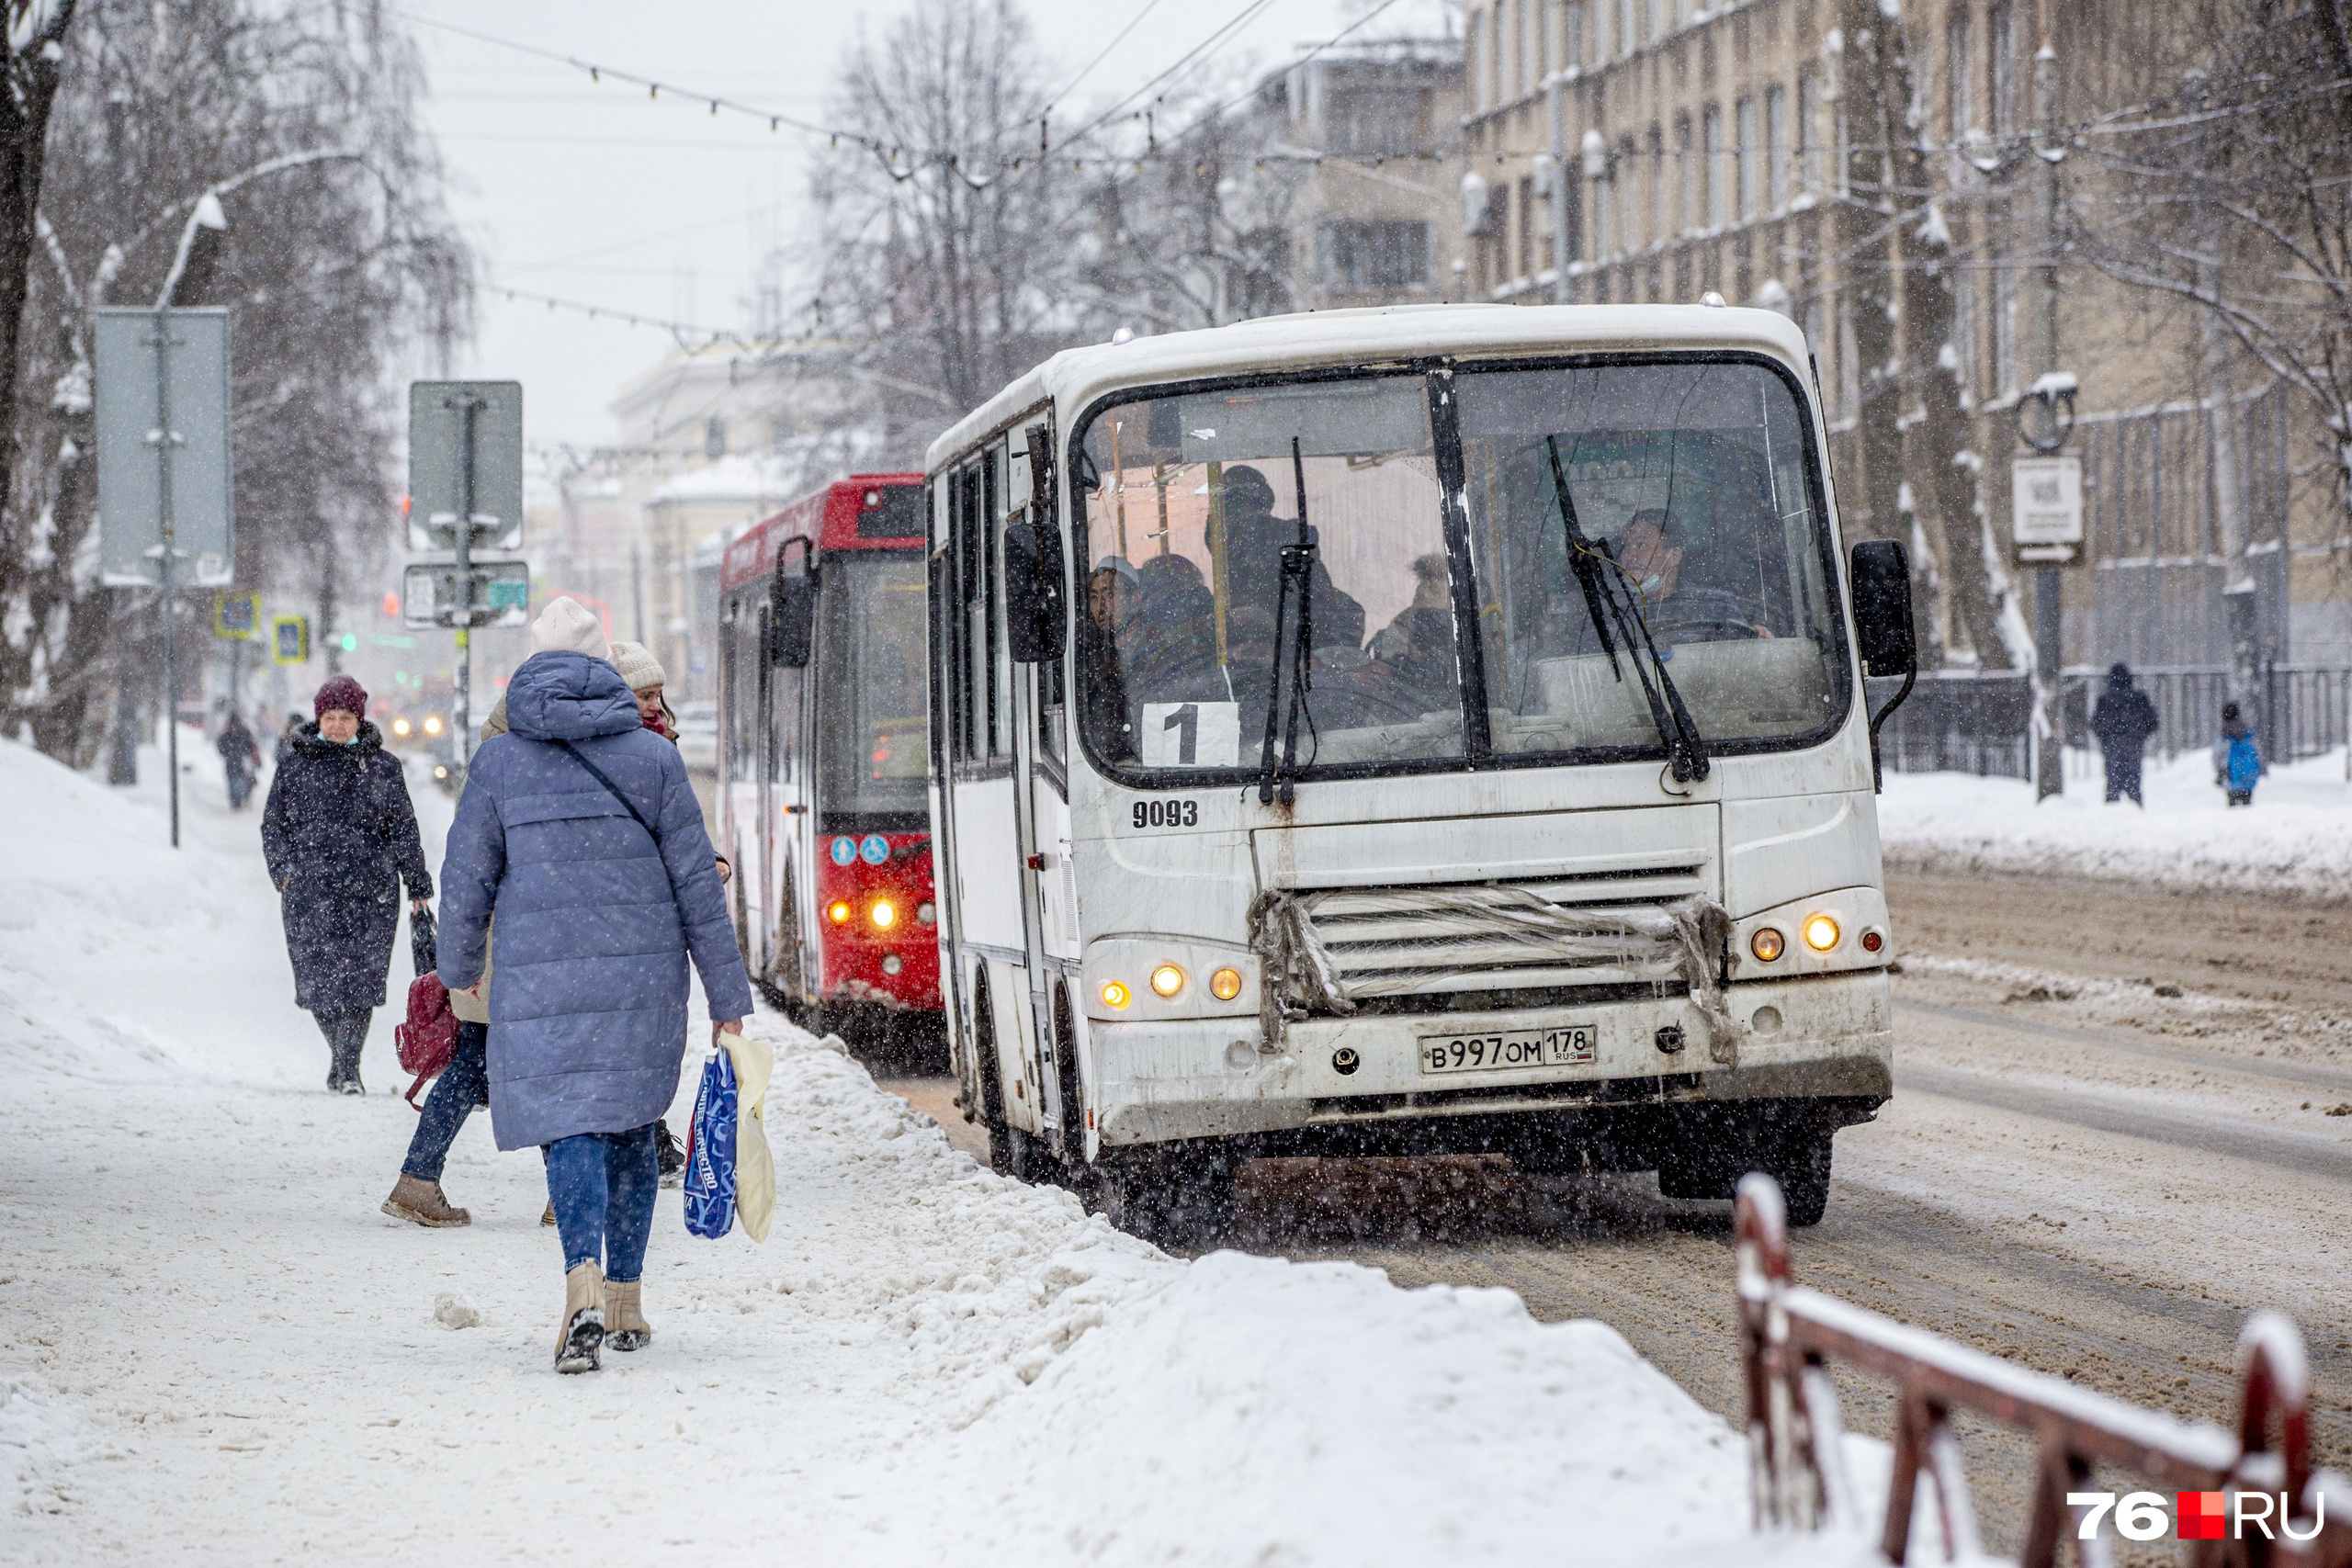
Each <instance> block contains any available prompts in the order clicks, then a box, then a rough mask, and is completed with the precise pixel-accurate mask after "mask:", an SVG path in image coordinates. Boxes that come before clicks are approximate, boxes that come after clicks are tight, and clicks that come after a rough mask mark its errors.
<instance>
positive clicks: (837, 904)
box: [825, 898, 850, 926]
mask: <svg viewBox="0 0 2352 1568" xmlns="http://www.w3.org/2000/svg"><path fill="white" fill-rule="evenodd" d="M849 917H850V907H849V900H848V899H846V898H836V899H834V900H833V901H832V902H831V903H830V904H828V905H826V906H825V919H829V920H831V921H832V922H833V924H835V925H837V926H845V925H847V924H849Z"/></svg>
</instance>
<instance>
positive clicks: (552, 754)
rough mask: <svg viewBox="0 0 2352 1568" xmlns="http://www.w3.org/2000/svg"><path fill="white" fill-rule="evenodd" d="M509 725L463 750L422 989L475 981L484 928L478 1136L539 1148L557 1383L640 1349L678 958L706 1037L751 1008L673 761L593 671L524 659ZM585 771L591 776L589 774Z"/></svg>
mask: <svg viewBox="0 0 2352 1568" xmlns="http://www.w3.org/2000/svg"><path fill="white" fill-rule="evenodd" d="M506 718H507V724H508V726H509V728H508V732H507V733H506V734H505V735H503V736H500V737H499V738H498V739H494V740H491V741H488V742H486V743H484V745H483V746H482V749H481V750H480V751H479V752H477V753H476V754H475V758H474V762H473V767H472V770H471V773H470V774H469V777H468V779H467V781H466V792H465V794H464V795H462V796H461V797H459V800H458V818H457V821H456V823H455V825H454V826H453V827H452V828H451V829H450V830H449V849H448V854H447V858H446V859H445V860H444V862H443V865H442V871H443V881H444V884H445V886H444V888H443V893H442V900H441V952H440V960H441V964H440V969H441V979H442V981H443V983H444V984H446V985H447V986H448V987H450V988H451V989H453V990H456V989H461V988H463V987H469V986H471V985H472V984H474V982H475V980H476V979H477V978H478V977H479V976H480V975H481V969H482V964H483V959H484V947H485V944H486V942H487V940H488V936H489V928H490V921H491V917H492V914H493V913H495V915H496V917H497V921H498V966H497V972H496V974H495V975H494V976H492V981H491V987H490V1042H489V1066H490V1111H491V1125H492V1131H493V1133H494V1134H495V1135H496V1137H497V1140H498V1146H499V1147H500V1148H502V1149H518V1148H524V1147H526V1146H528V1145H534V1144H536V1145H539V1147H540V1148H541V1150H542V1151H543V1153H544V1156H545V1158H546V1161H547V1170H548V1200H549V1201H550V1202H552V1203H553V1205H554V1207H555V1212H556V1223H557V1226H558V1229H559V1231H560V1235H561V1236H562V1240H563V1260H564V1309H563V1319H562V1325H561V1327H560V1331H559V1334H558V1339H557V1348H556V1369H557V1370H558V1371H593V1370H594V1368H595V1367H596V1365H597V1362H598V1354H599V1351H600V1349H601V1348H602V1346H603V1344H604V1343H605V1341H606V1340H607V1338H609V1340H610V1342H611V1344H612V1346H613V1348H615V1349H616V1350H634V1349H636V1348H639V1346H641V1345H643V1344H645V1343H646V1342H647V1340H648V1339H649V1338H650V1336H651V1330H650V1327H649V1326H648V1325H647V1324H646V1323H645V1320H644V1316H643V1314H642V1310H641V1298H640V1294H639V1279H640V1274H641V1271H642V1269H643V1267H644V1261H645V1246H646V1241H647V1237H648V1235H649V1234H650V1230H651V1226H652V1219H653V1199H654V1193H655V1190H656V1182H657V1180H658V1179H659V1178H658V1174H657V1170H656V1164H655V1156H654V1145H653V1123H654V1121H655V1119H656V1118H657V1117H659V1116H660V1115H661V1114H662V1111H664V1110H666V1109H667V1108H668V1106H669V1103H670V1101H671V1100H672V1099H673V1097H674V1096H675V1094H676V1092H677V1087H678V1071H679V1067H680V1066H681V1065H682V1063H683V1061H684V1054H685V1043H686V998H687V987H686V961H687V958H688V957H689V956H690V955H691V957H692V958H693V960H694V964H695V969H696V970H697V971H699V972H700V974H701V976H702V983H703V989H704V992H705V993H706V995H707V997H708V998H709V1002H710V1013H711V1017H712V1020H713V1021H714V1030H713V1035H714V1038H715V1037H716V1034H717V1033H718V1032H720V1031H727V1032H740V1030H741V1021H742V1019H743V1018H744V1017H745V1016H746V1015H747V1014H749V1013H750V1012H751V1010H752V987H751V981H750V978H749V977H748V976H746V975H745V974H744V972H743V963H742V959H741V956H740V955H739V954H738V953H737V952H736V948H735V936H734V931H733V928H732V927H731V925H730V924H729V920H728V917H727V902H726V898H725V897H724V896H723V895H722V894H721V892H720V890H719V880H718V862H717V857H716V856H715V855H714V854H713V852H712V850H711V845H710V837H709V835H708V834H707V833H706V832H705V831H704V830H703V823H702V807H701V806H700V805H699V804H698V803H697V802H696V800H695V793H694V787H693V785H692V784H690V783H689V782H688V780H687V777H686V768H685V764H684V761H681V760H680V759H679V756H678V752H677V749H676V748H675V747H673V746H670V745H667V744H665V743H664V742H663V741H662V739H660V738H659V737H657V736H655V735H652V734H650V733H648V732H647V731H646V730H645V729H644V728H642V726H641V725H640V724H639V719H638V709H637V704H636V702H635V700H634V699H633V698H632V696H631V695H630V693H629V689H628V685H627V683H626V682H623V681H622V680H621V678H620V676H619V675H618V674H617V673H616V671H614V669H613V667H612V666H611V665H610V664H607V663H605V661H604V660H598V659H592V658H590V657H588V656H587V655H586V654H582V653H577V652H569V651H567V652H550V653H538V654H534V655H533V656H532V657H531V658H530V659H528V660H526V661H525V662H524V664H523V667H522V668H521V669H520V670H518V671H515V678H514V680H513V681H512V682H510V683H509V684H508V686H507V689H506ZM600 774H601V775H602V776H601V777H600V776H599V775H600Z"/></svg>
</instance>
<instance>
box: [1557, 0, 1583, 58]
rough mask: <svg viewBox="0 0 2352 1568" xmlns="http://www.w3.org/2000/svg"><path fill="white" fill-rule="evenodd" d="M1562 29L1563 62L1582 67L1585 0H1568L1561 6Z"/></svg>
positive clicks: (1561, 54)
mask: <svg viewBox="0 0 2352 1568" xmlns="http://www.w3.org/2000/svg"><path fill="white" fill-rule="evenodd" d="M1560 31H1561V33H1562V35H1563V36H1562V38H1561V39H1560V59H1561V62H1562V63H1564V64H1567V65H1572V66H1576V67H1578V68H1581V67H1582V66H1583V64H1584V62H1585V47H1584V0H1568V3H1567V4H1566V5H1565V6H1561V7H1560Z"/></svg>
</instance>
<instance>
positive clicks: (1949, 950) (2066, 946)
mask: <svg viewBox="0 0 2352 1568" xmlns="http://www.w3.org/2000/svg"><path fill="white" fill-rule="evenodd" d="M1890 891H1891V897H1892V899H1893V902H1894V917H1895V920H1896V930H1897V932H1898V934H1899V935H1900V936H1901V937H1902V939H1903V942H1904V946H1905V953H1906V954H1907V955H1908V956H1907V958H1906V962H1905V972H1904V973H1903V975H1901V976H1899V977H1898V979H1897V981H1896V998H1897V1005H1896V1029H1897V1035H1896V1038H1897V1050H1896V1077H1897V1086H1898V1089H1897V1095H1896V1098H1895V1100H1894V1101H1893V1102H1892V1103H1891V1104H1890V1105H1888V1106H1887V1108H1886V1109H1885V1110H1884V1111H1883V1112H1882V1114H1881V1117H1880V1120H1879V1121H1878V1122H1875V1123H1872V1124H1871V1125H1869V1126H1865V1127H1857V1128H1852V1129H1849V1131H1847V1132H1845V1133H1843V1134H1839V1137H1838V1166H1837V1180H1836V1185H1835V1189H1834V1192H1833V1196H1832V1199H1831V1202H1830V1208H1829V1216H1828V1218H1827V1220H1826V1222H1825V1223H1824V1224H1822V1225H1821V1226H1820V1227H1818V1228H1817V1229H1815V1230H1813V1231H1810V1232H1805V1233H1800V1235H1799V1236H1798V1239H1797V1241H1796V1245H1795V1267H1796V1269H1797V1271H1798V1277H1799V1278H1800V1279H1801V1280H1805V1281H1807V1282H1809V1283H1812V1284H1814V1285H1816V1286H1819V1287H1821V1288H1823V1289H1825V1290H1828V1291H1831V1292H1836V1293H1838V1294H1839V1295H1842V1296H1845V1297H1847V1298H1849V1299H1850V1300H1853V1301H1856V1302H1858V1303H1861V1304H1864V1305H1867V1306H1870V1307H1872V1308H1875V1309H1877V1310H1879V1311H1881V1312H1884V1313H1888V1314H1892V1315H1894V1316H1897V1317H1900V1318H1903V1319H1905V1321H1908V1322H1912V1323H1917V1324H1919V1325H1923V1326H1928V1327H1932V1328H1936V1329H1938V1330H1939V1331H1941V1332H1944V1333H1947V1334H1950V1335H1952V1336H1954V1337H1957V1338H1959V1339H1961V1340H1962V1341H1963V1342H1965V1343H1968V1344H1971V1345H1974V1346H1976V1347H1978V1348H1982V1349H1985V1350H1987V1351H1990V1352H1992V1353H1994V1354H1996V1355H2001V1356H2005V1357H2009V1358H2013V1359H2018V1360H2019V1361H2022V1362H2025V1363H2027V1364H2029V1365H2031V1366H2034V1367H2038V1368H2041V1369H2042V1370H2044V1371H2052V1372H2058V1373H2063V1374H2065V1375H2068V1376H2072V1377H2076V1378H2079V1379H2081V1380H2082V1381H2083V1382H2086V1383H2088V1384H2090V1385H2091V1386H2093V1387H2097V1388H2100V1389H2103V1390H2106V1391H2107V1392H2109V1393H2116V1394H2119V1395H2121V1396H2123V1397H2125V1398H2129V1399H2132V1400H2135V1401H2140V1402H2143V1403H2147V1404H2156V1405H2161V1406H2165V1407H2167V1408H2171V1409H2174V1410H2177V1411H2178V1412H2180V1413H2182V1414H2184V1415H2192V1416H2207V1417H2217V1418H2222V1419H2223V1420H2224V1421H2227V1420H2229V1419H2231V1418H2232V1413H2233V1411H2234V1409H2235V1403H2236V1392H2235V1372H2234V1358H2233V1347H2234V1342H2235V1337H2236V1334H2237V1330H2238V1326H2239V1325H2240V1324H2241V1323H2242V1322H2243V1321H2244V1318H2245V1314H2246V1313H2247V1312H2249V1311H2250V1310H2252V1309H2253V1308H2255V1307H2257V1306H2262V1305H2275V1306H2279V1307H2283V1308H2285V1309H2286V1310H2288V1311H2289V1312H2290V1313H2292V1314H2294V1315H2295V1317H2296V1318H2297V1320H2298V1321H2299V1322H2300V1323H2301V1325H2302V1327H2303V1330H2304V1333H2305V1335H2306V1336H2307V1337H2308V1339H2309V1342H2310V1346H2311V1350H2312V1366H2313V1371H2314V1372H2315V1373H2316V1377H2317V1385H2318V1400H2317V1405H2316V1409H2315V1412H2314V1414H2315V1432H2314V1437H2315V1440H2316V1445H2317V1448H2318V1450H2319V1452H2320V1453H2321V1454H2322V1455H2323V1456H2324V1458H2325V1461H2326V1462H2329V1463H2334V1464H2338V1465H2342V1464H2344V1463H2346V1461H2352V1300H2347V1298H2346V1293H2345V1291H2344V1282H2345V1280H2346V1279H2347V1278H2352V944H2347V943H2346V942H2345V940H2344V935H2345V931H2346V926H2347V924H2348V923H2352V921H2347V918H2346V914H2345V912H2344V911H2343V910H2341V909H2338V908H2313V907H2311V906H2306V905H2296V904H2289V903H2278V902H2267V901H2259V900H2247V899H2240V898H2230V897H2217V896H2214V895H2211V894H2206V895H2201V896H2195V897H2192V896H2188V895H2174V894H2160V893H2155V892H2151V891H2145V890H2141V889H2133V888H2129V887H2119V886H2115V885H2112V884H2109V885H2092V884H2064V883H2058V884H2052V883H2051V882H2048V881H2036V882H2032V883H2025V882H2018V881H2005V880H2002V879H1998V878H1995V879H1990V880H1988V879H1985V878H1981V877H1980V878H1967V879H1962V878H1939V877H1932V876H1925V875H1912V876H1902V877H1897V878H1895V879H1894V882H1893V884H1892V886H1891V889H1890ZM2143 982H2154V984H2146V983H2143ZM2155 985H2165V986H2172V985H2178V986H2180V987H2182V988H2183V991H2184V994H2183V995H2182V996H2180V997H2178V998H2170V997H2160V996H2158V995H2157V994H2156V991H2155V989H2154V987H2155ZM2337 1106H2346V1107H2347V1111H2346V1113H2344V1114H2338V1115H2333V1116H2331V1115H2330V1114H2328V1112H2329V1111H2331V1110H2332V1109H2334V1108H2335V1107H2337ZM1334 1175H1335V1173H1333V1172H1329V1171H1325V1172H1317V1173H1314V1174H1313V1175H1312V1176H1310V1175H1308V1174H1307V1173H1305V1172H1288V1173H1284V1179H1283V1180H1281V1181H1278V1182H1266V1183H1261V1184H1260V1185H1259V1187H1258V1188H1257V1189H1256V1194H1257V1196H1258V1197H1259V1199H1260V1201H1259V1202H1258V1204H1257V1205H1256V1206H1255V1208H1254V1210H1253V1211H1252V1212H1250V1213H1245V1224H1247V1225H1250V1227H1252V1228H1253V1231H1254V1235H1253V1238H1252V1245H1253V1246H1254V1247H1256V1248H1257V1249H1259V1250H1263V1251H1268V1252H1272V1253H1278V1254H1281V1255H1284V1256H1288V1257H1293V1258H1351V1259H1354V1260H1356V1261H1359V1262H1363V1263H1369V1264H1373V1265H1375V1266H1377V1267H1380V1268H1382V1269H1386V1270H1387V1271H1388V1273H1389V1275H1390V1277H1391V1278H1392V1279H1394V1280H1397V1282H1398V1283H1400V1284H1417V1283H1422V1282H1435V1281H1444V1282H1451V1283H1457V1284H1476V1285H1501V1286H1505V1287H1508V1288H1510V1289H1511V1290H1514V1291H1517V1292H1519V1293H1520V1294H1521V1296H1522V1297H1523V1298H1524V1299H1525V1300H1526V1302H1527V1303H1528V1305H1529V1308H1530V1309H1531V1310H1532V1312H1533V1313H1534V1314H1536V1315H1537V1316H1539V1317H1544V1318H1547V1319H1559V1318H1570V1317H1585V1316H1592V1317H1599V1318H1601V1319H1603V1320H1604V1321H1607V1322H1610V1323H1612V1324H1615V1325H1619V1326H1620V1327H1622V1328H1623V1331H1624V1333H1625V1335H1626V1337H1627V1338H1628V1339H1630V1340H1631V1341H1632V1342H1633V1344H1634V1347H1635V1348H1637V1349H1639V1350H1640V1351H1641V1352H1642V1353H1643V1354H1644V1355H1645V1357H1647V1358H1648V1359H1650V1360H1652V1361H1653V1362H1655V1363H1656V1364H1657V1365H1658V1366H1659V1367H1661V1368H1663V1369H1665V1370H1666V1371H1668V1373H1670V1374H1671V1375H1672V1376H1673V1377H1675V1378H1676V1379H1677V1381H1679V1382H1681V1383H1682V1385H1683V1386H1684V1387H1685V1388H1686V1389H1688V1390H1689V1391H1690V1392H1691V1393H1692V1394H1693V1395H1695V1396H1696V1397H1697V1398H1698V1399H1699V1400H1700V1401H1701V1403H1702V1404H1706V1405H1708V1406H1709V1407H1710V1408H1712V1409H1714V1410H1716V1411H1718V1412H1721V1413H1723V1414H1725V1415H1727V1416H1728V1415H1731V1414H1733V1413H1734V1412H1736V1410H1737V1408H1738V1406H1739V1402H1740V1398H1741V1395H1740V1390H1739V1386H1738V1382H1737V1364H1736V1360H1735V1359H1734V1345H1735V1341H1734V1338H1733V1321H1734V1319H1733V1310H1732V1302H1731V1298H1730V1294H1729V1292H1728V1291H1727V1289H1726V1288H1725V1282H1726V1280H1727V1279H1728V1275H1729V1271H1730V1267H1731V1262H1730V1235H1729V1227H1728V1222H1727V1210H1728V1205H1725V1204H1698V1203H1677V1202H1671V1201H1666V1200H1663V1199H1660V1198H1659V1197H1658V1196H1657V1190H1656V1187H1655V1185H1654V1184H1653V1183H1652V1181H1651V1180H1650V1179H1647V1178H1599V1179H1586V1180H1577V1181H1568V1182H1561V1183H1547V1184H1542V1185H1541V1186H1536V1185H1535V1184H1530V1186H1529V1187H1528V1188H1526V1189H1522V1188H1520V1187H1518V1186H1516V1185H1515V1184H1514V1183H1512V1182H1511V1181H1510V1180H1509V1179H1492V1178H1489V1179H1488V1180H1487V1181H1486V1182H1485V1183H1484V1185H1483V1187H1481V1186H1480V1185H1479V1184H1478V1183H1476V1181H1473V1182H1472V1183H1471V1187H1472V1188H1473V1190H1470V1191H1467V1192H1464V1191H1462V1190H1459V1188H1460V1185H1461V1184H1460V1183H1459V1182H1457V1183H1455V1184H1454V1185H1455V1187H1456V1190H1454V1191H1453V1192H1451V1193H1448V1192H1445V1191H1440V1192H1438V1193H1437V1194H1435V1196H1434V1198H1432V1197H1431V1196H1430V1195H1429V1194H1426V1193H1421V1192H1415V1191H1405V1192H1401V1193H1399V1192H1395V1191H1394V1188H1395V1186H1396V1176H1395V1173H1393V1172H1389V1171H1385V1170H1374V1171H1362V1170H1356V1171H1340V1172H1338V1173H1336V1175H1337V1178H1338V1179H1339V1180H1340V1181H1341V1182H1347V1181H1350V1180H1352V1181H1353V1182H1354V1183H1355V1184H1356V1189H1357V1191H1356V1194H1355V1195H1354V1196H1353V1197H1352V1198H1351V1197H1350V1196H1348V1195H1347V1194H1345V1193H1334V1192H1332V1191H1330V1190H1328V1183H1329V1181H1330V1180H1331V1179H1333V1177H1334ZM1384 1199H1386V1200H1387V1201H1384ZM1432 1231H1435V1232H1438V1233H1440V1234H1438V1235H1430V1233H1431V1232H1432ZM1847 1387H1848V1389H1849V1395H1850V1396H1851V1398H1852V1401H1853V1403H1852V1404H1851V1406H1850V1408H1849V1414H1850V1415H1851V1416H1852V1418H1853V1421H1854V1423H1855V1425H1856V1426H1857V1427H1859V1429H1860V1430H1863V1431H1873V1432H1881V1433H1883V1432H1884V1431H1885V1430H1886V1426H1885V1421H1886V1416H1887V1413H1888V1408H1889V1407H1888V1404H1887V1402H1886V1400H1885V1399H1884V1398H1883V1394H1882V1393H1880V1392H1879V1391H1878V1390H1876V1389H1875V1388H1873V1387H1871V1385H1868V1384H1866V1383H1863V1382H1856V1381H1853V1380H1847ZM1971 1452H1972V1456H1973V1462H1974V1463H1975V1465H1976V1466H1977V1467H1978V1473H1977V1475H1976V1480H1977V1482H1978V1486H1979V1495H1980V1504H1981V1506H1982V1508H1983V1511H1984V1514H1985V1522H1986V1525H1987V1534H1988V1536H1989V1538H1990V1539H1991V1540H1992V1541H1993V1542H1994V1543H1996V1545H2013V1544H2014V1540H2015V1526H2016V1522H2017V1521H2018V1518H2019V1517H2020V1509H2021V1499H2022V1495H2023V1485H2024V1483H2025V1480H2026V1478H2027V1470H2026V1464H2027V1461H2028V1458H2029V1455H2028V1453H2027V1450H2026V1449H2025V1447H2024V1445H2023V1444H2022V1443H2020V1442H2018V1441H2017V1440H2016V1439H2014V1438H2008V1437H2007V1435H2004V1434H1993V1435H1981V1434H1980V1435H1976V1436H1972V1438H1971Z"/></svg>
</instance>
